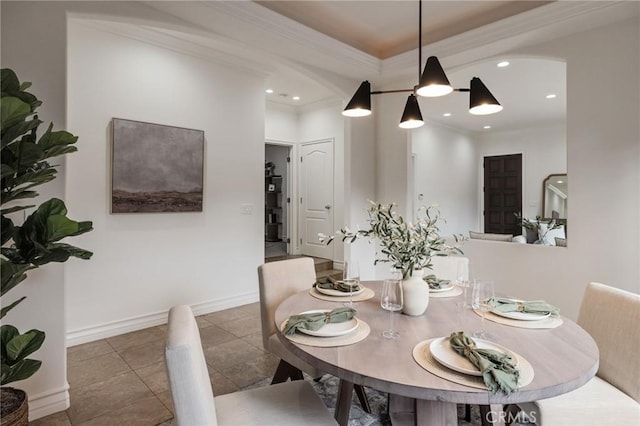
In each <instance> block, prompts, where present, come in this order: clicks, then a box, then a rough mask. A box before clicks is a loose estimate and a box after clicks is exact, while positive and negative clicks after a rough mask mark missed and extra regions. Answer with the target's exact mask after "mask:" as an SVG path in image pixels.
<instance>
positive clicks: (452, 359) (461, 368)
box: [429, 337, 519, 376]
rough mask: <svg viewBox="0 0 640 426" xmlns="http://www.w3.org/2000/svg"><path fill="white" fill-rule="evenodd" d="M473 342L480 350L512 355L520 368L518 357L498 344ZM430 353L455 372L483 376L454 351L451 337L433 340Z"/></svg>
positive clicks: (476, 340)
mask: <svg viewBox="0 0 640 426" xmlns="http://www.w3.org/2000/svg"><path fill="white" fill-rule="evenodd" d="M473 341H474V342H475V343H476V346H477V347H478V348H479V349H493V350H495V351H499V352H502V353H505V354H507V355H510V356H511V359H512V360H513V361H514V362H515V366H516V367H517V366H518V362H519V361H518V357H517V356H516V355H515V354H514V353H513V352H511V351H510V350H508V349H507V348H505V347H504V346H500V345H498V344H497V343H493V342H490V341H488V340H484V339H476V338H474V339H473ZM429 351H430V352H431V356H433V358H434V359H435V360H436V361H438V362H439V363H440V364H442V365H443V366H445V367H447V368H449V369H451V370H453V371H456V372H458V373H463V374H468V375H470V376H482V373H480V370H478V369H477V368H476V367H475V366H474V365H473V364H472V363H471V362H470V361H469V360H468V359H467V358H465V357H463V356H462V355H459V354H458V353H457V352H456V351H454V350H453V348H452V347H451V345H450V344H449V337H440V338H438V339H435V340H433V341H432V342H431V344H430V345H429Z"/></svg>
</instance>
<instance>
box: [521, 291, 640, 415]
mask: <svg viewBox="0 0 640 426" xmlns="http://www.w3.org/2000/svg"><path fill="white" fill-rule="evenodd" d="M577 322H578V324H579V325H580V326H581V327H582V328H584V329H585V330H586V331H587V332H588V333H589V334H590V335H591V337H593V339H594V340H595V342H596V344H597V345H598V349H599V351H600V365H599V368H598V372H597V374H596V376H595V377H594V378H593V379H591V380H590V381H589V382H587V383H586V384H585V385H584V386H582V387H580V388H578V389H576V390H574V391H572V392H569V393H566V394H563V395H560V396H557V397H554V398H548V399H542V400H539V401H536V402H534V403H526V404H517V405H518V409H519V410H521V411H523V412H524V413H526V414H529V415H530V417H531V419H532V420H535V421H536V424H538V425H549V426H570V425H571V426H572V425H581V426H589V425H594V426H596V425H597V426H602V425H616V426H627V425H628V426H637V425H639V424H640V358H638V350H639V349H640V328H638V324H640V295H638V294H634V293H630V292H628V291H624V290H620V289H617V288H614V287H610V286H607V285H604V284H600V283H590V284H589V285H588V286H587V289H586V291H585V294H584V298H583V300H582V304H581V306H580V312H579V314H578V321H577ZM511 408H513V407H511ZM509 411H510V412H512V413H514V412H515V411H517V410H513V409H511V410H509Z"/></svg>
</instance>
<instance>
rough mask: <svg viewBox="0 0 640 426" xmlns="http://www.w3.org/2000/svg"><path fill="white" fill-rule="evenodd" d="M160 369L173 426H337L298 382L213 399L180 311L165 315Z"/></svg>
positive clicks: (187, 314)
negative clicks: (163, 368)
mask: <svg viewBox="0 0 640 426" xmlns="http://www.w3.org/2000/svg"><path fill="white" fill-rule="evenodd" d="M165 363H166V369H167V376H168V379H169V389H170V391H171V397H172V399H173V406H174V413H175V418H176V421H177V424H178V426H216V425H229V426H237V425H243V426H249V425H274V426H276V425H277V426H281V425H290V426H298V425H316V426H325V425H336V424H337V423H336V421H335V420H334V419H333V417H332V416H331V413H330V412H329V410H328V409H327V407H326V406H325V405H324V403H323V402H322V400H321V399H320V398H319V397H318V395H317V394H316V393H315V391H314V389H313V387H312V386H311V385H310V384H309V382H306V381H304V380H300V381H296V382H287V383H280V384H278V385H274V386H266V387H262V388H257V389H251V390H247V391H241V392H234V393H230V394H226V395H221V396H217V397H214V396H213V391H212V389H211V382H210V379H209V372H208V370H207V364H206V361H205V358H204V352H203V350H202V343H201V341H200V332H199V330H198V326H197V324H196V320H195V318H194V316H193V312H192V311H191V308H189V307H188V306H186V305H179V306H174V307H173V308H171V310H170V311H169V327H168V330H167V340H166V345H165Z"/></svg>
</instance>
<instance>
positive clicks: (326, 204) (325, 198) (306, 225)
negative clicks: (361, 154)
mask: <svg viewBox="0 0 640 426" xmlns="http://www.w3.org/2000/svg"><path fill="white" fill-rule="evenodd" d="M300 151H301V152H300V212H301V220H300V225H301V226H300V228H301V229H300V245H301V247H302V254H306V255H309V256H316V257H322V258H325V259H331V258H332V253H333V247H332V246H327V245H326V244H324V243H321V242H320V241H319V240H318V233H323V234H326V235H331V234H333V233H334V232H335V229H334V227H333V207H334V204H333V179H334V177H333V167H334V164H333V140H325V141H320V142H313V143H308V144H303V145H302V146H301V150H300Z"/></svg>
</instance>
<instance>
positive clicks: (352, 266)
mask: <svg viewBox="0 0 640 426" xmlns="http://www.w3.org/2000/svg"><path fill="white" fill-rule="evenodd" d="M342 282H343V283H345V284H347V285H348V286H349V303H345V304H344V305H345V306H349V307H351V306H353V289H354V288H355V289H356V290H357V289H358V284H360V268H359V266H358V262H357V261H355V260H350V261H348V262H344V270H343V272H342Z"/></svg>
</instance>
